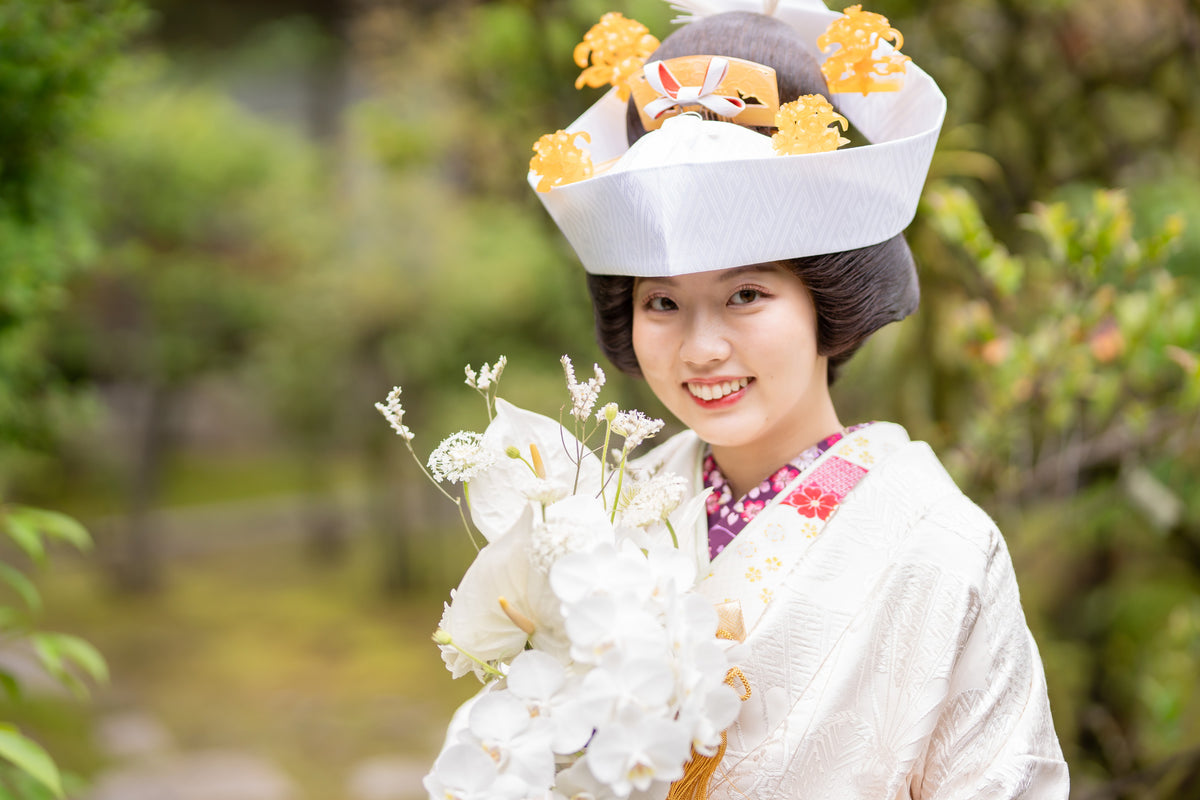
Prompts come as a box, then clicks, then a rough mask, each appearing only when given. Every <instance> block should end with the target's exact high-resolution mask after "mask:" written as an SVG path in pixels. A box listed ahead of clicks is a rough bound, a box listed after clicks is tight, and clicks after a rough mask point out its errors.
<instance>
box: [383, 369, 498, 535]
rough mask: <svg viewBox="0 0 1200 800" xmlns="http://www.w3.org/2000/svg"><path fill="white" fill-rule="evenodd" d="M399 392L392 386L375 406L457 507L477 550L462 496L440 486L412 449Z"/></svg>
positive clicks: (419, 467) (432, 479)
mask: <svg viewBox="0 0 1200 800" xmlns="http://www.w3.org/2000/svg"><path fill="white" fill-rule="evenodd" d="M400 393H401V389H400V387H399V386H393V387H392V390H391V391H390V392H388V396H387V397H386V398H385V399H384V402H382V403H376V404H375V408H376V409H377V410H378V411H379V413H380V414H383V417H384V419H386V420H387V421H388V423H389V424H390V425H391V426H392V430H394V431H395V432H396V434H397V435H398V436H399V437H400V438H401V439H403V440H404V446H405V447H406V448H407V449H408V452H409V455H411V456H412V457H413V461H416V462H417V468H418V469H420V470H421V473H422V474H423V475H424V476H425V477H426V478H428V479H429V482H430V483H432V484H433V485H434V486H436V487H437V490H438V491H439V492H441V493H442V494H443V495H445V497H446V498H447V499H448V500H449V501H450V502H452V503H454V505H455V506H456V507H457V508H458V516H459V519H461V520H462V524H463V527H464V528H466V529H467V537H468V538H469V539H470V540H471V544H473V545H474V546H475V549H476V550H479V543H478V542H476V541H475V534H474V533H473V532H472V531H471V523H469V522H467V515H466V512H464V511H463V504H462V498H460V497H455V496H454V495H452V494H450V493H449V492H448V491H446V490H445V489H444V488H443V487H442V485H441V483H439V482H438V480H437V479H435V478H434V477H433V476H432V475H430V474H429V470H428V469H426V468H425V464H424V463H423V462H422V461H421V457H420V456H418V455H417V451H416V450H414V449H413V445H412V441H413V439H414V438H415V435H414V434H413V432H412V431H411V430H409V428H408V426H407V425H405V424H404V406H403V405H402V404H401V403H400ZM442 444H443V445H445V444H446V443H445V442H443V443H442ZM441 450H442V448H438V451H435V453H434V455H437V453H438V452H441ZM430 458H431V459H432V458H433V457H432V456H431V457H430ZM443 477H446V476H443ZM463 488H464V489H465V488H466V484H465V483H464V484H463Z"/></svg>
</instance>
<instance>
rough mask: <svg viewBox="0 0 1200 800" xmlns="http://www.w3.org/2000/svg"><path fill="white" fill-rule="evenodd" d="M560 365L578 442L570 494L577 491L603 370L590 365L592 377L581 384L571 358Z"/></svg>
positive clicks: (564, 356) (563, 358)
mask: <svg viewBox="0 0 1200 800" xmlns="http://www.w3.org/2000/svg"><path fill="white" fill-rule="evenodd" d="M559 363H561V364H562V367H563V372H564V373H565V374H566V376H567V391H568V392H569V393H570V395H571V416H572V417H574V418H575V439H576V441H577V442H579V445H578V447H577V451H578V452H576V453H575V485H574V488H573V489H572V492H574V491H578V489H579V470H580V465H581V464H582V463H583V447H584V443H585V442H586V441H587V438H588V431H587V421H588V419H589V418H590V417H591V415H592V409H593V408H594V407H595V405H596V401H597V400H598V399H599V397H600V390H601V389H602V388H604V381H605V377H604V370H602V369H600V365H599V364H592V374H593V377H591V378H588V380H587V382H586V383H581V382H580V381H578V380H576V378H575V365H574V364H572V363H571V357H570V356H568V355H563V357H562V358H560V359H559Z"/></svg>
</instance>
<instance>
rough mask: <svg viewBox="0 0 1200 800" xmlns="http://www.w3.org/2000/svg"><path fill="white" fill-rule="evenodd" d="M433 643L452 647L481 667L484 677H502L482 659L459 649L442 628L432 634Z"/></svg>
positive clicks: (500, 673) (502, 675) (502, 674)
mask: <svg viewBox="0 0 1200 800" xmlns="http://www.w3.org/2000/svg"><path fill="white" fill-rule="evenodd" d="M433 641H434V642H435V643H436V644H439V645H445V646H447V647H453V648H454V649H455V650H457V651H458V652H460V653H462V654H463V655H464V656H466V657H467V658H469V659H471V661H474V662H475V663H476V664H478V665H479V666H480V667H482V668H483V672H484V674H485V675H489V676H491V677H493V678H502V677H504V673H503V672H501V671H500V670H498V669H496V668H495V667H493V666H492V665H491V664H489V663H487V662H486V661H484V660H483V659H482V658H479V657H478V656H476V655H475V654H474V653H470V652H468V651H466V650H464V649H462V648H461V647H459V646H458V643H457V642H455V641H454V639H453V637H451V636H450V634H449V633H448V632H447V631H445V630H443V629H442V628H438V629H437V631H436V632H435V633H434V634H433Z"/></svg>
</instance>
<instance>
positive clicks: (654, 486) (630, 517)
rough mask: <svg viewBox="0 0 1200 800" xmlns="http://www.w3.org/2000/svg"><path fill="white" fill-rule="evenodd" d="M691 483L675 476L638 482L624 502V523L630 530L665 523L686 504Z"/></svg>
mask: <svg viewBox="0 0 1200 800" xmlns="http://www.w3.org/2000/svg"><path fill="white" fill-rule="evenodd" d="M687 489H688V483H687V481H686V480H684V479H683V478H681V477H680V476H678V475H675V474H674V473H664V474H659V475H655V476H654V477H653V478H648V479H646V480H643V481H636V482H634V483H632V484H631V485H630V487H629V490H628V494H626V493H625V492H622V495H624V496H623V497H622V498H621V499H622V503H623V507H622V510H621V521H622V523H624V524H625V525H628V526H629V527H631V528H645V527H646V526H648V525H653V524H654V523H656V522H661V521H663V520H665V519H666V518H667V517H668V516H669V515H670V513H671V512H672V511H674V510H675V509H676V508H678V507H679V504H680V503H682V502H683V498H684V495H686V494H687Z"/></svg>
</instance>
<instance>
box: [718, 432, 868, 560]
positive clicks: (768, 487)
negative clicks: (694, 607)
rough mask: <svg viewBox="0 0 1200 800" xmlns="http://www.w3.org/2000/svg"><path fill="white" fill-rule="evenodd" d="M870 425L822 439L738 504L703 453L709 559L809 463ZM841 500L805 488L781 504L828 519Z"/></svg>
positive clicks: (747, 494) (721, 477)
mask: <svg viewBox="0 0 1200 800" xmlns="http://www.w3.org/2000/svg"><path fill="white" fill-rule="evenodd" d="M870 424H871V423H869V422H864V423H860V424H858V425H853V426H851V427H849V428H845V429H843V430H841V431H838V432H837V433H835V434H833V435H832V436H828V437H826V438H825V439H822V440H821V441H819V442H817V443H816V444H815V445H813V446H812V447H810V448H808V449H807V450H805V451H804V452H803V453H801V454H800V455H798V456H796V457H795V458H793V459H792V460H791V461H789V462H788V463H786V464H784V465H783V466H782V467H780V468H779V469H778V470H776V471H775V472H773V473H772V474H771V475H770V476H769V477H768V478H767V479H766V480H764V481H763V482H762V483H760V484H759V485H758V486H755V487H754V488H753V489H751V490H750V491H749V492H747V493H746V496H745V497H742V498H739V499H738V500H737V502H734V499H733V491H732V489H730V487H729V482H728V481H726V480H725V476H724V475H722V474H721V469H720V467H718V466H717V462H716V459H714V458H713V455H712V450H711V449H710V450H709V451H708V452H707V453H705V455H704V465H703V467H702V472H701V476H702V477H703V480H704V486H705V488H708V487H712V490H713V491H712V494H710V495H709V496H708V501H707V503H706V508H705V510H706V511H707V512H708V556H709V559H710V560H711V559H713V558H716V557H717V554H719V553H720V552H721V551H722V550H724V549H725V548H726V547H727V546H729V543H730V542H732V541H733V538H734V537H735V536H737V535H738V534H739V533H741V531H742V529H743V528H745V527H746V525H747V524H749V523H750V521H751V520H753V519H754V518H755V517H756V516H758V512H760V511H762V510H763V509H764V508H766V506H767V504H768V503H770V502H771V500H773V499H774V498H775V495H777V494H779V493H780V492H782V491H783V490H784V489H785V488H787V486H788V484H790V483H791V482H792V481H794V480H795V479H796V477H797V476H798V475H799V474H800V473H801V472H803V471H804V470H806V469H808V468H809V467H810V466H812V463H813V462H814V461H816V460H817V459H818V458H819V457H820V456H821V454H822V453H824V452H825V451H826V450H828V449H829V448H831V447H833V446H834V445H835V444H837V443H838V442H839V441H841V440H842V439H843V438H845V437H846V435H847V434H850V433H853V432H854V431H857V430H859V429H861V428H865V427H867V426H868V425H870ZM805 490H808V491H809V493H810V494H813V496H812V497H809V496H808V495H807V494H804V493H803V492H804V491H805ZM840 500H841V498H840V497H838V496H836V495H830V494H827V493H825V492H822V491H820V490H819V489H816V488H815V487H807V486H806V487H801V490H799V491H796V492H793V493H792V494H791V495H789V496H788V497H787V498H786V499H785V500H784V501H783V502H785V503H787V504H788V505H791V506H795V507H796V510H797V511H799V512H800V513H801V514H804V515H805V516H807V517H819V518H820V519H827V518H828V517H829V514H830V513H831V512H832V511H833V509H834V508H836V507H837V505H838V503H839V502H840Z"/></svg>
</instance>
